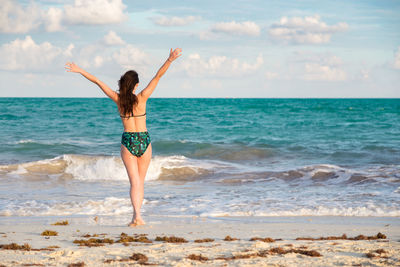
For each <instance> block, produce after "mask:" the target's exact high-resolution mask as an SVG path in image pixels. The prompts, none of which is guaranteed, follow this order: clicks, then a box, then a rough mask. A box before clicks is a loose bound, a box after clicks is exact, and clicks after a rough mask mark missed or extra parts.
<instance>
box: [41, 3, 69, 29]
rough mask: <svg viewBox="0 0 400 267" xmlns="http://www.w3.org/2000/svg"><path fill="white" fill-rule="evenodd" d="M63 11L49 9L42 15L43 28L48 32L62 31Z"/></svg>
mask: <svg viewBox="0 0 400 267" xmlns="http://www.w3.org/2000/svg"><path fill="white" fill-rule="evenodd" d="M63 15H64V14H63V11H62V10H61V9H59V8H54V7H51V8H49V9H48V10H47V11H46V12H45V13H44V16H43V17H44V20H45V27H46V31H48V32H57V31H62V30H63V26H62V25H61V22H62V20H63Z"/></svg>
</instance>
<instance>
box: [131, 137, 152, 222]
mask: <svg viewBox="0 0 400 267" xmlns="http://www.w3.org/2000/svg"><path fill="white" fill-rule="evenodd" d="M151 154H152V149H151V144H149V146H148V147H147V149H146V152H144V154H143V155H142V156H141V157H139V158H137V166H138V172H139V177H140V182H141V184H143V185H144V179H145V178H146V174H147V170H148V168H149V165H150V161H151ZM135 223H136V224H137V225H141V224H145V222H144V220H143V219H142V217H137V216H136V218H135Z"/></svg>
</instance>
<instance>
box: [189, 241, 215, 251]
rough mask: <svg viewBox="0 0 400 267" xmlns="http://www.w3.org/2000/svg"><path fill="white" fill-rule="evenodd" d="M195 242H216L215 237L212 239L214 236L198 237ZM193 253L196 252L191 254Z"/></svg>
mask: <svg viewBox="0 0 400 267" xmlns="http://www.w3.org/2000/svg"><path fill="white" fill-rule="evenodd" d="M194 242H195V243H206V242H214V239H212V238H203V239H196V240H195V241H194ZM191 255H194V254H191Z"/></svg>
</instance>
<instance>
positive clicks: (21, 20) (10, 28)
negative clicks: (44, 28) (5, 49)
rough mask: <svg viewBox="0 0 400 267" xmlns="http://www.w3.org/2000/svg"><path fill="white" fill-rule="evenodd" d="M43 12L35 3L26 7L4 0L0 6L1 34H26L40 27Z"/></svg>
mask: <svg viewBox="0 0 400 267" xmlns="http://www.w3.org/2000/svg"><path fill="white" fill-rule="evenodd" d="M40 17H41V11H40V9H39V8H38V6H37V5H35V4H34V3H31V4H29V5H28V6H26V7H23V6H21V5H19V4H18V3H17V2H16V1H11V0H2V1H1V4H0V32H3V33H26V32H28V31H30V30H33V29H36V28H37V27H38V26H39V25H40V23H41V22H40Z"/></svg>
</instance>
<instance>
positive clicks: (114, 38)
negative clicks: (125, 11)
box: [103, 31, 125, 46]
mask: <svg viewBox="0 0 400 267" xmlns="http://www.w3.org/2000/svg"><path fill="white" fill-rule="evenodd" d="M103 42H104V43H105V44H106V45H110V46H113V45H123V44H125V41H124V40H122V38H121V37H119V36H118V35H117V34H116V33H115V32H114V31H109V32H108V33H107V35H106V36H104V38H103Z"/></svg>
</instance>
